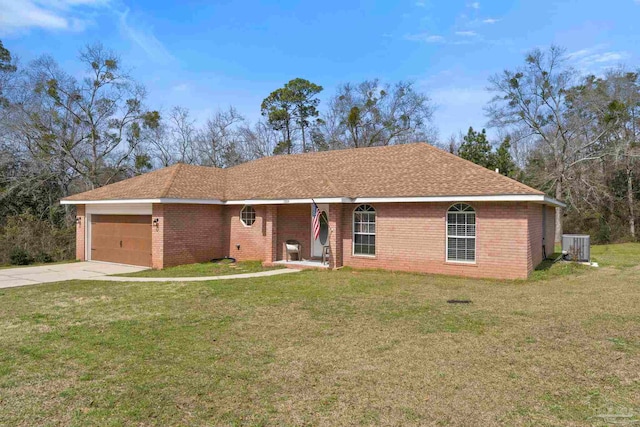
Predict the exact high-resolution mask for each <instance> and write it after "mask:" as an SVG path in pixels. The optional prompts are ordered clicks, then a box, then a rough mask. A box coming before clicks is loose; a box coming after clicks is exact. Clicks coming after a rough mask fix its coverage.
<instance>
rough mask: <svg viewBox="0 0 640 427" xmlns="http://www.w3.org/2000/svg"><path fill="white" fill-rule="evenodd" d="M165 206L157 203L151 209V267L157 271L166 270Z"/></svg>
mask: <svg viewBox="0 0 640 427" xmlns="http://www.w3.org/2000/svg"><path fill="white" fill-rule="evenodd" d="M164 206H165V205H162V204H159V203H155V204H153V205H152V209H151V224H152V225H151V267H153V268H156V269H161V268H164V223H165V221H164ZM155 220H158V222H157V224H158V225H157V226H156V225H153V222H154V221H155Z"/></svg>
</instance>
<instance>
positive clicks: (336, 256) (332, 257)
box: [329, 204, 342, 269]
mask: <svg viewBox="0 0 640 427" xmlns="http://www.w3.org/2000/svg"><path fill="white" fill-rule="evenodd" d="M329 231H330V234H329V251H330V253H329V268H332V269H333V268H338V267H342V205H341V204H331V205H329Z"/></svg>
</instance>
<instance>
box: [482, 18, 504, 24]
mask: <svg viewBox="0 0 640 427" xmlns="http://www.w3.org/2000/svg"><path fill="white" fill-rule="evenodd" d="M498 21H500V20H499V19H496V18H487V19H483V20H482V23H483V24H495V23H496V22H498Z"/></svg>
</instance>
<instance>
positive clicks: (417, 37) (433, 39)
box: [404, 33, 445, 43]
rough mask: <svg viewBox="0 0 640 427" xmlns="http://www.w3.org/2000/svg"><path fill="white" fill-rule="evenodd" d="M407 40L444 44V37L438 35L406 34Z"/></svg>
mask: <svg viewBox="0 0 640 427" xmlns="http://www.w3.org/2000/svg"><path fill="white" fill-rule="evenodd" d="M404 38H405V40H410V41H414V42H424V43H444V41H445V40H444V37H442V36H439V35H437V34H428V33H418V34H405V36H404Z"/></svg>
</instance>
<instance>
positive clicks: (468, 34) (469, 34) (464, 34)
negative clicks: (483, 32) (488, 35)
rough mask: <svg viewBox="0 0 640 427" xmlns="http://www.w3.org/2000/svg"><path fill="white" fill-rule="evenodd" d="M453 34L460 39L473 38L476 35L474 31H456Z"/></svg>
mask: <svg viewBox="0 0 640 427" xmlns="http://www.w3.org/2000/svg"><path fill="white" fill-rule="evenodd" d="M455 34H456V36H462V37H475V36H477V35H478V34H476V32H475V31H456V32H455Z"/></svg>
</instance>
